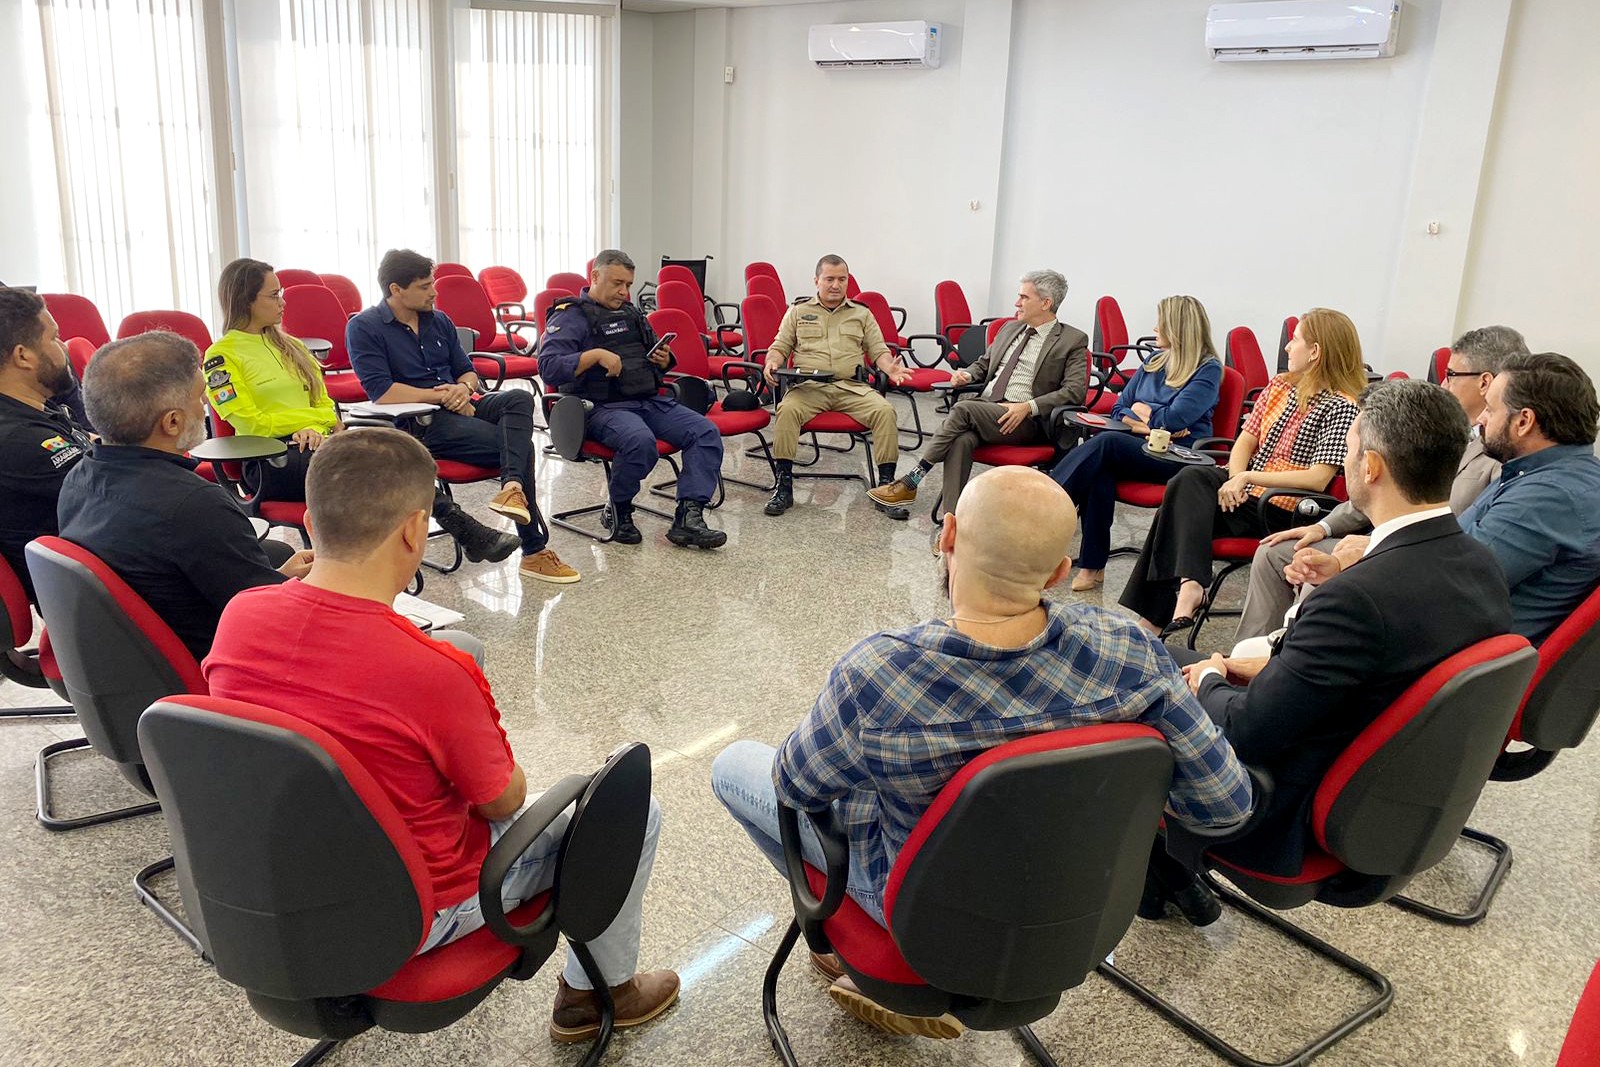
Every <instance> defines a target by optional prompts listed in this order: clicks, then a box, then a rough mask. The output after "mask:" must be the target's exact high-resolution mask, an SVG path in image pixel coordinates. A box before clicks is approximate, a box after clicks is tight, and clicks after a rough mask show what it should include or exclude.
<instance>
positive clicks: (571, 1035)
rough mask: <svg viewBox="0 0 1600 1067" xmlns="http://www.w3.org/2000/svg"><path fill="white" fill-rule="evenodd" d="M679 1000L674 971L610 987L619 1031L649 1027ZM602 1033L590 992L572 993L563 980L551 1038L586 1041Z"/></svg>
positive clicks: (644, 973) (647, 974) (552, 1018)
mask: <svg viewBox="0 0 1600 1067" xmlns="http://www.w3.org/2000/svg"><path fill="white" fill-rule="evenodd" d="M677 1000H678V976H677V974H675V973H674V972H672V971H641V972H640V973H638V974H636V975H634V976H633V977H632V978H630V979H628V980H627V981H626V982H623V983H622V984H621V985H614V986H612V987H611V1001H612V1003H613V1004H614V1005H615V1007H616V1026H617V1028H618V1029H619V1030H621V1029H626V1028H627V1027H630V1026H638V1025H639V1024H640V1023H647V1022H649V1021H650V1020H651V1019H654V1018H655V1017H656V1016H657V1015H660V1014H661V1013H662V1012H664V1011H666V1010H667V1009H668V1008H670V1007H672V1005H673V1004H674V1003H676V1002H677ZM599 1032H600V1004H599V1002H598V1001H597V1000H596V999H595V995H594V991H593V990H590V989H573V988H572V987H571V986H569V985H568V984H567V980H566V978H565V977H562V978H561V980H560V983H559V985H558V987H557V989H556V1008H555V1011H554V1013H552V1015H551V1016H550V1036H551V1037H552V1038H553V1039H554V1040H556V1041H561V1042H571V1041H587V1040H589V1039H590V1038H592V1037H594V1036H595V1035H596V1034H598V1033H599Z"/></svg>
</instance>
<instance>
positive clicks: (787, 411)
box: [767, 297, 900, 463]
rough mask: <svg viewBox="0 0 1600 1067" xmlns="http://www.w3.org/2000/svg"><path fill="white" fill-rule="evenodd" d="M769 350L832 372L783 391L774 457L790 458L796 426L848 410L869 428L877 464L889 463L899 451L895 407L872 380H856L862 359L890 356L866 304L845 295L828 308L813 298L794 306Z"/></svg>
mask: <svg viewBox="0 0 1600 1067" xmlns="http://www.w3.org/2000/svg"><path fill="white" fill-rule="evenodd" d="M767 351H768V353H769V355H775V356H777V357H778V359H779V360H780V361H783V362H784V363H787V364H788V365H789V366H790V367H792V368H793V369H795V370H808V371H825V372H827V373H829V374H832V375H833V376H834V381H831V382H826V383H823V382H806V383H804V384H802V385H796V386H792V387H791V388H790V389H789V391H788V392H786V393H785V394H784V396H783V402H782V403H780V404H779V405H778V419H777V426H776V428H775V429H774V430H773V433H772V455H773V457H774V458H776V459H788V460H792V459H794V457H795V452H796V451H797V450H798V449H799V446H800V427H802V426H804V425H805V424H806V423H807V422H810V421H811V420H812V419H814V418H816V417H817V416H818V415H820V414H822V413H823V412H824V411H837V412H840V413H842V414H845V415H849V416H850V417H851V418H853V419H855V420H856V421H857V422H859V423H861V424H862V425H863V426H866V427H868V428H869V429H871V431H872V451H873V453H874V454H875V456H876V458H877V461H878V462H879V463H893V462H894V461H895V459H896V458H897V457H898V456H899V455H900V429H899V427H898V425H897V424H896V421H895V415H894V408H893V407H891V406H890V405H889V401H888V400H886V399H884V397H883V396H882V394H880V393H879V392H878V391H877V390H876V389H874V388H872V386H871V385H869V384H867V383H866V382H859V381H856V380H855V374H856V370H857V369H858V368H860V367H861V366H862V360H863V359H864V358H866V357H870V358H871V359H872V361H873V362H876V361H877V360H879V359H881V358H882V357H884V356H887V355H891V352H890V351H889V346H888V345H887V344H885V343H884V340H883V331H882V330H880V329H878V323H877V320H876V319H874V318H873V317H872V312H871V311H868V310H867V308H866V307H865V306H863V305H861V304H857V303H855V302H854V301H851V300H846V301H845V302H844V303H842V304H840V305H839V306H838V307H836V308H834V309H833V310H832V311H829V310H828V309H827V308H825V307H823V306H822V303H821V301H819V300H817V298H816V297H812V298H811V299H810V300H807V301H806V302H805V303H803V304H795V305H792V306H791V307H790V308H789V310H788V311H786V312H785V313H784V316H783V322H782V323H780V324H779V325H778V336H777V338H776V339H775V340H774V341H773V342H772V347H771V348H769V349H768V350H767ZM791 356H792V358H791Z"/></svg>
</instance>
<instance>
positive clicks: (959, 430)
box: [922, 400, 1044, 511]
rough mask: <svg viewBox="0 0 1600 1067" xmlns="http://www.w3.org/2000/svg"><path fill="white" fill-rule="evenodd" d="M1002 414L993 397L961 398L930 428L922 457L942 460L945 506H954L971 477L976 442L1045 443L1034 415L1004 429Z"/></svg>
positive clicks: (950, 508) (933, 461)
mask: <svg viewBox="0 0 1600 1067" xmlns="http://www.w3.org/2000/svg"><path fill="white" fill-rule="evenodd" d="M1004 414H1005V407H1004V406H1002V405H1000V404H997V403H995V402H994V401H992V400H962V401H960V402H959V403H957V404H956V406H955V407H953V408H951V409H950V414H949V415H948V416H947V417H946V418H945V420H944V422H942V423H941V424H940V425H939V428H938V429H937V430H935V431H934V432H933V442H932V443H931V444H930V445H928V449H927V451H925V452H924V453H922V461H923V462H924V463H926V464H928V465H929V466H930V467H931V466H933V465H934V464H936V463H943V464H944V510H946V511H954V510H955V509H956V501H957V500H959V499H960V498H961V490H963V489H965V488H966V486H967V481H968V479H970V478H971V477H972V450H973V449H975V448H977V447H978V446H979V445H1039V444H1043V443H1044V431H1043V430H1041V429H1040V428H1039V420H1038V418H1037V417H1035V416H1032V415H1030V416H1029V417H1028V418H1026V419H1023V420H1022V425H1021V426H1018V427H1017V428H1016V429H1015V430H1013V431H1012V432H1010V433H1005V432H1004V431H1002V430H1001V429H1000V416H1001V415H1004Z"/></svg>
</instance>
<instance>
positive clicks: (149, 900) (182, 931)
mask: <svg viewBox="0 0 1600 1067" xmlns="http://www.w3.org/2000/svg"><path fill="white" fill-rule="evenodd" d="M174 862H175V861H174V860H173V858H172V857H171V856H168V857H167V858H166V859H164V860H156V861H155V862H154V863H152V864H150V866H148V867H146V868H145V869H144V870H142V871H140V872H139V873H138V874H136V875H134V876H133V895H134V896H136V897H138V898H139V903H141V904H143V905H144V906H145V907H147V908H149V909H150V910H151V911H153V912H155V913H156V918H158V919H160V920H161V921H162V922H164V923H166V924H167V925H168V926H169V927H171V929H172V932H173V933H175V934H177V935H178V938H179V939H180V940H181V941H183V943H184V944H186V945H188V946H189V948H190V949H191V950H192V951H193V952H194V954H195V955H196V956H199V957H200V958H201V959H203V960H206V962H208V963H209V962H210V959H209V958H208V957H207V956H206V950H205V948H204V947H203V946H201V944H200V939H199V938H198V937H196V936H195V935H194V931H193V930H191V929H190V928H189V924H188V923H186V922H184V921H183V920H182V919H180V918H178V915H177V913H176V912H174V911H173V910H172V909H171V908H169V907H167V905H166V902H165V901H163V900H162V899H161V898H160V897H158V896H156V891H155V890H154V889H152V888H150V882H151V880H152V879H154V878H155V876H156V875H158V874H165V873H166V872H167V871H170V870H172V867H173V864H174Z"/></svg>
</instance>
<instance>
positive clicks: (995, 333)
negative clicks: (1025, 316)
mask: <svg viewBox="0 0 1600 1067" xmlns="http://www.w3.org/2000/svg"><path fill="white" fill-rule="evenodd" d="M1016 320H1017V317H1016V316H1015V315H1007V316H1006V317H1005V318H1003V319H995V320H994V321H993V322H991V323H989V325H988V326H987V327H985V329H984V332H983V342H984V345H985V346H988V345H992V344H994V339H995V338H996V337H999V336H1000V331H1001V330H1002V329H1004V328H1005V325H1006V323H1008V322H1015V321H1016Z"/></svg>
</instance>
